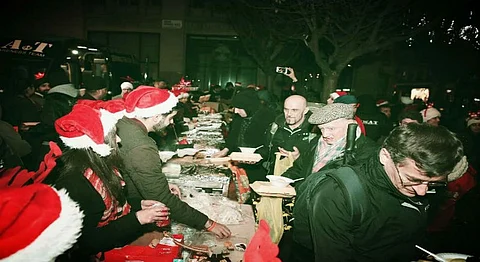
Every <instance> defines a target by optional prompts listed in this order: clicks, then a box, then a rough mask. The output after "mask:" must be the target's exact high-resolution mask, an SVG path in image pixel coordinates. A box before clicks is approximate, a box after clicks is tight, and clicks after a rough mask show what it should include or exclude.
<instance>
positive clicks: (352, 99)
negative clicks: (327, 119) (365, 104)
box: [333, 95, 358, 104]
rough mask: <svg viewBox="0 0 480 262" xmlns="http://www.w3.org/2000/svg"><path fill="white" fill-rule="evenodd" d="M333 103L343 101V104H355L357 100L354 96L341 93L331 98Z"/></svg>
mask: <svg viewBox="0 0 480 262" xmlns="http://www.w3.org/2000/svg"><path fill="white" fill-rule="evenodd" d="M333 102H334V103H343V104H356V103H358V100H357V98H356V97H355V96H353V95H343V96H340V97H338V98H336V99H335V100H333Z"/></svg>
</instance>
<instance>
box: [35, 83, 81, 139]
mask: <svg viewBox="0 0 480 262" xmlns="http://www.w3.org/2000/svg"><path fill="white" fill-rule="evenodd" d="M77 96H78V90H77V89H76V88H75V87H74V86H73V85H72V84H61V85H57V86H55V87H54V88H52V89H50V90H49V91H48V93H47V95H46V96H45V104H44V105H43V110H42V113H41V115H40V124H38V125H36V126H35V127H34V128H32V129H30V132H32V133H35V134H36V135H35V137H36V138H37V139H39V140H41V141H56V142H60V140H59V139H58V134H57V132H56V131H55V127H54V125H55V120H57V119H59V118H60V117H62V116H64V115H66V114H68V113H70V111H72V107H73V105H75V103H77Z"/></svg>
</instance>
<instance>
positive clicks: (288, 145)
mask: <svg viewBox="0 0 480 262" xmlns="http://www.w3.org/2000/svg"><path fill="white" fill-rule="evenodd" d="M311 114H312V113H311V112H308V113H307V114H306V115H305V119H304V121H303V122H302V124H301V125H300V126H299V127H297V128H295V129H293V130H292V129H290V127H289V126H288V125H287V123H286V122H285V115H284V114H281V115H279V116H278V117H277V118H276V120H275V122H273V123H272V124H271V125H270V127H269V128H268V129H267V133H266V140H265V144H264V147H263V148H261V149H259V150H258V153H260V154H261V155H262V157H263V158H264V159H265V164H264V166H265V167H266V169H267V172H268V174H269V175H271V174H273V169H274V167H275V159H276V156H275V152H278V148H279V147H281V148H284V149H285V150H287V151H293V147H296V148H297V149H298V150H299V151H300V155H302V154H306V153H307V151H308V149H309V147H310V141H312V139H314V138H315V137H316V134H314V133H312V132H311V131H312V128H313V125H311V124H310V123H308V121H307V119H308V118H309V117H310V115H311Z"/></svg>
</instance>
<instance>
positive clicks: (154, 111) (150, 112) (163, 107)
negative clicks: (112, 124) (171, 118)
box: [125, 92, 178, 118]
mask: <svg viewBox="0 0 480 262" xmlns="http://www.w3.org/2000/svg"><path fill="white" fill-rule="evenodd" d="M169 94H170V96H169V97H168V99H167V100H166V101H165V102H163V103H161V104H158V105H154V106H152V107H148V108H138V107H135V109H134V110H133V112H131V113H125V116H126V117H128V118H137V117H144V118H147V117H152V116H156V115H160V114H165V113H168V112H170V111H172V109H173V108H174V107H175V106H176V105H177V103H178V98H177V97H175V95H174V94H173V93H171V92H169Z"/></svg>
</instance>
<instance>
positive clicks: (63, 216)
mask: <svg viewBox="0 0 480 262" xmlns="http://www.w3.org/2000/svg"><path fill="white" fill-rule="evenodd" d="M53 190H55V189H53ZM55 192H57V194H58V196H59V198H60V203H61V205H62V207H61V211H60V215H59V217H58V218H57V219H56V220H55V221H53V222H52V223H51V224H50V225H49V226H48V227H47V228H45V230H44V231H43V232H42V233H41V234H40V235H39V236H38V237H37V238H36V239H35V240H34V241H33V242H32V243H31V244H30V245H28V246H26V247H25V248H24V249H22V250H19V251H18V252H17V253H15V254H13V255H11V256H9V257H7V258H4V259H3V260H2V261H3V262H19V261H36V262H50V261H55V258H56V257H58V256H59V255H61V254H63V253H64V252H65V251H67V250H68V249H70V248H71V247H72V246H73V244H75V242H77V239H78V237H80V235H81V229H82V220H83V213H82V211H80V208H79V206H78V204H77V203H76V202H74V201H73V200H72V199H71V198H70V197H69V196H68V194H67V192H66V190H65V189H60V190H58V191H57V190H55Z"/></svg>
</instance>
